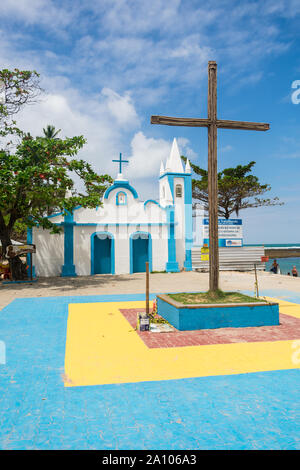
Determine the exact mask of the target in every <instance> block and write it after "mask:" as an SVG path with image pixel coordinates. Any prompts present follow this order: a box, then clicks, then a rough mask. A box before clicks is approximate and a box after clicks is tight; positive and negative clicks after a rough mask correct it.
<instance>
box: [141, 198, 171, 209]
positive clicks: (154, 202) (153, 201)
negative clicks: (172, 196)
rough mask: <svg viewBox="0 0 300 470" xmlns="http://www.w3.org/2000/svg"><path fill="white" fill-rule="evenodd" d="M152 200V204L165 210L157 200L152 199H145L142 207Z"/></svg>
mask: <svg viewBox="0 0 300 470" xmlns="http://www.w3.org/2000/svg"><path fill="white" fill-rule="evenodd" d="M150 202H152V203H153V204H156V205H157V206H158V207H159V208H160V209H163V210H164V211H166V210H167V208H166V207H163V206H161V205H160V204H159V202H157V201H155V200H154V199H147V201H145V202H144V209H146V205H147V204H149V203H150Z"/></svg>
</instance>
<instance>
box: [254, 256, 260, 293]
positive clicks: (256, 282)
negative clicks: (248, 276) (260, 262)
mask: <svg viewBox="0 0 300 470" xmlns="http://www.w3.org/2000/svg"><path fill="white" fill-rule="evenodd" d="M254 272H255V289H256V297H259V292H258V281H257V271H256V264H254Z"/></svg>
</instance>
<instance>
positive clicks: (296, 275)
mask: <svg viewBox="0 0 300 470" xmlns="http://www.w3.org/2000/svg"><path fill="white" fill-rule="evenodd" d="M292 276H294V277H298V271H297V268H296V266H293V269H292Z"/></svg>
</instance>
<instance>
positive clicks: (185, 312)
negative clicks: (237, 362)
mask: <svg viewBox="0 0 300 470" xmlns="http://www.w3.org/2000/svg"><path fill="white" fill-rule="evenodd" d="M157 311H158V314H159V315H161V316H162V317H163V318H165V319H166V320H167V321H168V322H169V323H171V325H173V326H174V327H175V328H177V330H209V329H215V328H229V327H231V328H243V327H244V328H245V327H249V326H267V325H279V305H278V304H276V303H268V304H264V303H263V304H255V305H252V304H244V305H231V306H229V307H228V306H226V307H224V306H217V305H216V306H213V307H208V306H203V305H201V306H200V305H199V306H191V305H184V304H180V303H179V302H175V301H173V299H171V298H170V297H168V296H166V295H164V296H161V295H159V296H157Z"/></svg>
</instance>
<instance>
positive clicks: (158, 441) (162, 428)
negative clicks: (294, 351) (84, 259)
mask: <svg viewBox="0 0 300 470" xmlns="http://www.w3.org/2000/svg"><path fill="white" fill-rule="evenodd" d="M142 298H143V296H142V295H126V296H125V295H120V296H89V297H84V296H80V297H55V298H53V297H48V298H34V299H17V300H14V301H13V302H12V303H11V304H10V305H8V306H7V307H6V308H4V309H3V310H2V311H1V312H0V340H4V341H5V343H6V348H7V351H6V352H7V363H6V365H1V364H0V397H1V400H0V448H1V449H115V448H117V449H299V448H300V440H299V435H300V424H299V423H300V414H299V391H298V389H299V380H300V371H299V370H287V371H272V372H264V373H253V374H241V375H234V376H221V377H207V378H196V379H183V380H170V381H160V382H144V383H137V384H121V385H104V386H93V387H72V388H65V387H64V385H63V381H62V374H63V372H64V355H65V338H66V326H67V306H68V303H74V302H83V303H86V302H95V301H110V300H117V299H118V300H135V299H136V300H141V299H142Z"/></svg>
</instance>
